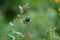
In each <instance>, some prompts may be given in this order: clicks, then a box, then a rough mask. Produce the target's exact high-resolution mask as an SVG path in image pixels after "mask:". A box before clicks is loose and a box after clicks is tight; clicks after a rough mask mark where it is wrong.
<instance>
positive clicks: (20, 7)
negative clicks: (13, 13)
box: [19, 5, 24, 13]
mask: <svg viewBox="0 0 60 40" xmlns="http://www.w3.org/2000/svg"><path fill="white" fill-rule="evenodd" d="M19 9H20V12H21V13H23V12H24V11H23V7H22V6H20V5H19Z"/></svg>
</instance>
